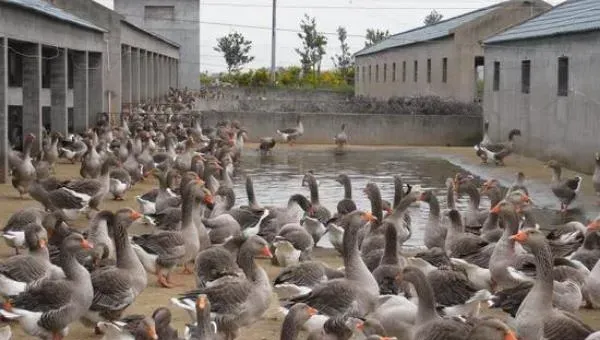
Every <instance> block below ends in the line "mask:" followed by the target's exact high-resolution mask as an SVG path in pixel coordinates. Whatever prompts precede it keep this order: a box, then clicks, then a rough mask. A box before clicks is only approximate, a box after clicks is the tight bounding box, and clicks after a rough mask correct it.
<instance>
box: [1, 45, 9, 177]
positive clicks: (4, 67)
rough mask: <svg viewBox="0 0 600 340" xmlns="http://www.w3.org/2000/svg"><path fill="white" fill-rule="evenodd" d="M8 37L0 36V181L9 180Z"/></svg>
mask: <svg viewBox="0 0 600 340" xmlns="http://www.w3.org/2000/svg"><path fill="white" fill-rule="evenodd" d="M6 91H8V39H7V38H5V37H0V182H1V183H6V182H8V151H9V145H8V100H7V98H6V96H7V94H6Z"/></svg>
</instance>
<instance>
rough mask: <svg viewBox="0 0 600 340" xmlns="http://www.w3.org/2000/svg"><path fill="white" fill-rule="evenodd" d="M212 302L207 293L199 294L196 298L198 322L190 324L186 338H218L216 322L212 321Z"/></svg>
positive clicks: (206, 339) (197, 339)
mask: <svg viewBox="0 0 600 340" xmlns="http://www.w3.org/2000/svg"><path fill="white" fill-rule="evenodd" d="M210 311H211V304H210V301H209V299H208V297H207V296H206V294H199V295H198V297H197V298H196V324H195V325H188V326H187V327H186V330H185V336H184V338H185V339H189V340H216V339H217V329H216V324H215V323H213V322H211V321H210Z"/></svg>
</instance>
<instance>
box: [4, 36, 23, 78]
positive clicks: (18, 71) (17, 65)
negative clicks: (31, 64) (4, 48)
mask: <svg viewBox="0 0 600 340" xmlns="http://www.w3.org/2000/svg"><path fill="white" fill-rule="evenodd" d="M5 41H6V40H5ZM8 86H10V87H23V57H22V56H21V55H19V54H17V53H16V52H15V51H13V50H12V49H9V50H8Z"/></svg>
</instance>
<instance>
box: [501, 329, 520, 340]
mask: <svg viewBox="0 0 600 340" xmlns="http://www.w3.org/2000/svg"><path fill="white" fill-rule="evenodd" d="M504 340H518V339H517V336H516V335H515V333H514V332H513V331H511V330H508V331H507V332H506V334H505V335H504Z"/></svg>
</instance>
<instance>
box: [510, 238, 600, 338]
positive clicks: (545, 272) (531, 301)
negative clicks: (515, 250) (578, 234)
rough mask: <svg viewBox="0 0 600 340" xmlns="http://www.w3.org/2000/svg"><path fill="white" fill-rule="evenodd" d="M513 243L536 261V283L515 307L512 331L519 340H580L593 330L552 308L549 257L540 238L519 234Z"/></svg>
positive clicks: (543, 240) (546, 245)
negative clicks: (529, 252) (529, 251)
mask: <svg viewBox="0 0 600 340" xmlns="http://www.w3.org/2000/svg"><path fill="white" fill-rule="evenodd" d="M511 238H512V239H513V240H515V241H516V242H519V243H521V244H525V245H527V246H528V248H529V249H531V251H532V253H533V255H534V256H535V261H536V272H537V275H536V281H535V283H534V285H533V288H531V291H529V294H527V297H526V298H525V300H524V301H523V303H522V304H521V306H520V307H519V311H518V312H517V316H516V318H515V328H516V331H517V336H518V338H519V339H523V340H530V339H541V338H544V339H548V340H559V339H572V340H584V339H585V338H586V337H587V336H589V335H590V334H592V333H593V330H592V329H591V328H590V327H589V326H587V325H586V324H585V323H583V322H582V321H581V320H580V319H579V318H577V317H576V316H575V315H573V314H571V313H568V312H563V311H559V310H557V309H554V308H553V307H552V289H553V286H554V278H553V275H552V255H551V253H550V246H549V245H548V242H547V241H546V238H545V236H544V234H542V233H541V232H540V231H538V230H535V229H526V230H522V231H519V232H518V233H517V234H515V235H513V236H511Z"/></svg>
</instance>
